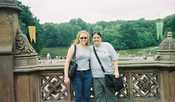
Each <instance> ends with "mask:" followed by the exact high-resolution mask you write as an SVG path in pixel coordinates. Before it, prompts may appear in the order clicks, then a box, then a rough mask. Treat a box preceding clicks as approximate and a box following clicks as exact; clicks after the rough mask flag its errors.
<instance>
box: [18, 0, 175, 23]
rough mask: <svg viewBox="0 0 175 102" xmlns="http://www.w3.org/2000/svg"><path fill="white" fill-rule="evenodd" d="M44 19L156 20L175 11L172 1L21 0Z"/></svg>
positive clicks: (63, 20) (93, 20) (43, 20)
mask: <svg viewBox="0 0 175 102" xmlns="http://www.w3.org/2000/svg"><path fill="white" fill-rule="evenodd" d="M21 1H22V2H23V3H24V4H26V5H28V6H29V7H31V11H32V12H33V14H34V15H35V16H37V18H39V19H40V20H41V22H42V23H44V22H65V21H69V20H70V19H72V18H78V17H80V18H82V19H83V20H85V21H86V22H90V23H94V22H96V21H101V20H104V21H110V20H117V19H125V20H126V19H139V18H142V17H144V18H147V19H155V18H159V17H165V16H167V15H170V14H173V13H175V6H174V5H175V0H21Z"/></svg>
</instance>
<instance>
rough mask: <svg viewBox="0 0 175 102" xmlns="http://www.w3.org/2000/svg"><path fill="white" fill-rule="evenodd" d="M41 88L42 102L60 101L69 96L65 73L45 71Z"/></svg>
mask: <svg viewBox="0 0 175 102" xmlns="http://www.w3.org/2000/svg"><path fill="white" fill-rule="evenodd" d="M40 88H41V91H40V96H41V100H42V102H51V101H53V102H59V101H61V100H65V99H66V97H67V96H68V92H67V90H66V87H65V86H64V82H63V73H56V72H51V73H43V74H42V75H41V86H40Z"/></svg>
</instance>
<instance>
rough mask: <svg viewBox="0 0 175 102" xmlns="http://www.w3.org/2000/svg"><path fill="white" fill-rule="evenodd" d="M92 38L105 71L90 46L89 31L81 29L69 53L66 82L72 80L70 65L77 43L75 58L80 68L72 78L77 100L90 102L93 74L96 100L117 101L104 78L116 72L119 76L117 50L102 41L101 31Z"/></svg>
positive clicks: (104, 101)
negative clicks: (105, 75)
mask: <svg viewBox="0 0 175 102" xmlns="http://www.w3.org/2000/svg"><path fill="white" fill-rule="evenodd" d="M92 40H93V43H94V44H93V46H94V48H95V50H96V53H97V55H98V57H99V59H100V61H101V63H102V64H103V67H104V69H105V73H104V72H103V71H102V69H101V66H100V64H99V62H98V60H97V58H96V56H95V53H94V50H93V46H88V42H89V33H88V32H86V31H80V32H79V33H78V34H77V37H76V40H75V42H74V44H73V45H72V46H71V47H70V48H69V50H68V53H67V57H66V63H65V68H64V82H65V84H68V83H69V82H70V80H69V77H68V67H69V63H70V61H71V59H72V56H73V52H74V45H76V47H77V51H76V57H75V58H76V62H77V64H78V69H77V72H76V76H75V78H74V79H73V80H71V83H72V85H73V89H74V91H75V102H90V87H91V84H92V76H93V86H94V92H95V97H96V102H116V97H115V95H114V94H113V93H112V92H111V91H110V90H109V89H108V88H107V87H106V85H105V80H104V74H115V77H116V78H118V77H119V72H118V64H117V56H116V52H115V50H114V48H113V47H112V45H111V44H109V43H107V42H102V36H101V34H100V33H99V32H95V33H93V35H92ZM89 63H90V64H89ZM90 66H91V67H90Z"/></svg>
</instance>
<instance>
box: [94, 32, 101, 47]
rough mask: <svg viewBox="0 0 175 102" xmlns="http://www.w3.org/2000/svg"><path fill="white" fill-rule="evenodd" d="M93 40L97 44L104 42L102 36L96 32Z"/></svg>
mask: <svg viewBox="0 0 175 102" xmlns="http://www.w3.org/2000/svg"><path fill="white" fill-rule="evenodd" d="M92 40H93V43H94V45H95V46H99V45H100V43H101V42H102V38H101V36H100V35H98V34H94V35H93V38H92Z"/></svg>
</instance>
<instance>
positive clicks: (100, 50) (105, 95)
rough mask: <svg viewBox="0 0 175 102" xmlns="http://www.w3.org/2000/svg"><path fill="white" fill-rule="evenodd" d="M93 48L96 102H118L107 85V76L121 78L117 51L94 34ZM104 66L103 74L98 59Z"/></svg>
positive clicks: (92, 60) (100, 36) (92, 64)
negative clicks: (112, 75)
mask: <svg viewBox="0 0 175 102" xmlns="http://www.w3.org/2000/svg"><path fill="white" fill-rule="evenodd" d="M92 41H93V46H91V70H92V75H93V85H94V92H95V97H96V102H117V99H116V97H115V95H114V93H113V92H112V91H110V89H108V88H107V86H106V84H105V79H104V76H105V74H114V75H115V78H119V71H118V63H117V59H118V57H117V55H116V51H115V49H114V48H113V47H112V45H111V44H110V43H108V42H102V35H101V34H100V33H99V32H94V33H93V35H92ZM97 56H98V58H99V60H100V62H101V65H102V66H103V68H104V70H105V72H103V70H102V68H101V65H100V63H99V61H98V58H97Z"/></svg>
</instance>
